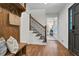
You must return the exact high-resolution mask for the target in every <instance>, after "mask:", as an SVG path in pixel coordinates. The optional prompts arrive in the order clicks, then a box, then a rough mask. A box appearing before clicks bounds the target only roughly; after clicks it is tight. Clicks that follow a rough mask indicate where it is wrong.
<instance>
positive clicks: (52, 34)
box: [47, 17, 57, 40]
mask: <svg viewBox="0 0 79 59" xmlns="http://www.w3.org/2000/svg"><path fill="white" fill-rule="evenodd" d="M47 39H48V40H56V39H57V17H50V18H47Z"/></svg>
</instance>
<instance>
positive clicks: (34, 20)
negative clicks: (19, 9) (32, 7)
mask: <svg viewBox="0 0 79 59" xmlns="http://www.w3.org/2000/svg"><path fill="white" fill-rule="evenodd" d="M30 18H32V19H33V20H34V21H35V22H36V23H38V24H39V25H40V26H42V27H43V28H45V27H44V26H43V25H42V24H40V23H39V22H38V21H37V20H35V19H34V17H32V16H31V14H30Z"/></svg>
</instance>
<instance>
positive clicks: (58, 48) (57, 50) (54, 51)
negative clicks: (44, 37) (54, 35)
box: [26, 40, 72, 56]
mask: <svg viewBox="0 0 79 59" xmlns="http://www.w3.org/2000/svg"><path fill="white" fill-rule="evenodd" d="M26 53H27V56H72V54H71V53H70V51H68V50H67V49H66V48H65V47H64V46H63V45H62V44H61V43H59V42H58V41H56V40H55V41H48V44H47V45H45V46H41V45H28V46H27V49H26Z"/></svg>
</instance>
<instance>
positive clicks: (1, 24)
mask: <svg viewBox="0 0 79 59" xmlns="http://www.w3.org/2000/svg"><path fill="white" fill-rule="evenodd" d="M0 36H3V37H5V39H6V40H7V39H8V38H9V37H10V36H13V37H14V38H16V39H17V41H18V42H20V32H19V26H16V25H15V26H14V25H10V24H9V14H8V13H6V12H5V13H4V12H1V13H0Z"/></svg>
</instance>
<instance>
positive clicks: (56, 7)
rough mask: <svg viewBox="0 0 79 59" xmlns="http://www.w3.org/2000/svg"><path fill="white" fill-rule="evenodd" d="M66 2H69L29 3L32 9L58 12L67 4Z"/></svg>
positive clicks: (52, 12)
mask: <svg viewBox="0 0 79 59" xmlns="http://www.w3.org/2000/svg"><path fill="white" fill-rule="evenodd" d="M66 4H67V3H47V4H44V3H27V5H28V7H29V9H30V10H33V9H45V10H46V14H57V13H59V12H60V11H61V10H62V9H63V7H65V6H66Z"/></svg>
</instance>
